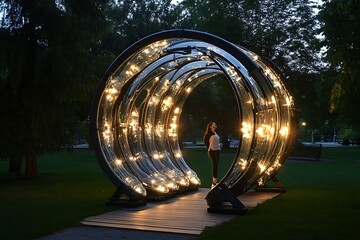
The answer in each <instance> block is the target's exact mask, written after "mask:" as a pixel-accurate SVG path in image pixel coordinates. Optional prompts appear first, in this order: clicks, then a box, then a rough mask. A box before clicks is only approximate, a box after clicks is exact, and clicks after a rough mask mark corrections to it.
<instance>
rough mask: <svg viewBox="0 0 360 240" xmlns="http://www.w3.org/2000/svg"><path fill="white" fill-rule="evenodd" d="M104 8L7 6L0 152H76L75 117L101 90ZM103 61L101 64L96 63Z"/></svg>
mask: <svg viewBox="0 0 360 240" xmlns="http://www.w3.org/2000/svg"><path fill="white" fill-rule="evenodd" d="M105 6H106V1H75V0H74V1H50V0H41V1H30V0H27V1H22V0H9V1H5V2H4V4H3V5H2V7H3V12H4V13H5V16H4V22H3V27H2V28H1V39H2V40H3V44H2V46H1V50H0V51H1V52H0V58H1V60H0V61H1V63H2V64H1V75H0V77H1V79H0V105H1V109H2V113H1V115H2V116H1V118H0V128H1V129H0V132H1V138H0V139H1V140H0V152H1V156H2V157H6V156H10V157H11V158H17V159H18V158H20V159H21V158H22V157H26V160H27V176H28V177H33V176H35V175H36V156H37V155H38V154H39V153H41V152H43V151H47V150H50V149H54V148H58V147H60V146H64V145H66V144H72V140H73V132H74V130H75V127H76V123H77V121H78V119H79V114H78V112H77V111H78V109H79V106H80V105H81V104H84V102H87V101H88V98H89V95H90V92H91V91H92V90H93V89H94V85H95V84H96V83H97V82H98V71H104V69H102V68H101V69H99V68H98V67H99V66H101V63H99V62H98V61H101V60H102V57H103V56H101V54H100V52H98V51H97V52H95V49H96V45H97V44H99V41H100V40H101V35H102V34H103V32H104V30H105V29H106V27H107V23H106V19H105V15H104V14H103V12H104V10H105ZM99 54H100V56H98V55H99Z"/></svg>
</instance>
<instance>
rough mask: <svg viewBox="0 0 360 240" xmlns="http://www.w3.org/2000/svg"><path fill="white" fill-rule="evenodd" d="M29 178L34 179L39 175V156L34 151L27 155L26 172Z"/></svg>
mask: <svg viewBox="0 0 360 240" xmlns="http://www.w3.org/2000/svg"><path fill="white" fill-rule="evenodd" d="M25 177H26V178H27V179H34V178H36V177H37V156H36V154H35V152H34V151H31V152H29V153H28V155H27V156H26V172H25Z"/></svg>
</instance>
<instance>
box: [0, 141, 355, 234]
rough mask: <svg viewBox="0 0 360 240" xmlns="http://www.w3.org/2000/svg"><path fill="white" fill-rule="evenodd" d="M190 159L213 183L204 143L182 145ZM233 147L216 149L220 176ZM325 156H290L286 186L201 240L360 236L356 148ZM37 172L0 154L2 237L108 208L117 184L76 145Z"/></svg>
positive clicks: (40, 230) (205, 181)
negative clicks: (21, 171)
mask: <svg viewBox="0 0 360 240" xmlns="http://www.w3.org/2000/svg"><path fill="white" fill-rule="evenodd" d="M183 153H184V156H185V159H186V160H187V162H188V164H189V165H190V166H191V167H192V168H193V169H194V170H195V171H196V172H197V173H198V174H199V176H200V178H201V180H202V187H209V186H210V183H211V175H210V160H208V159H207V156H206V154H205V151H204V149H185V150H184V152H183ZM233 156H234V152H233V151H228V152H223V153H222V155H221V169H220V172H221V175H224V174H225V173H226V171H227V170H228V169H229V166H230V165H231V163H232V159H233ZM322 158H324V159H326V161H287V162H286V164H285V166H284V168H283V169H282V170H281V172H280V173H279V174H278V178H279V179H280V180H281V181H282V182H283V184H284V185H285V186H286V187H287V192H286V193H285V194H282V195H280V196H278V197H276V198H274V199H272V200H269V201H266V202H265V203H264V204H261V205H259V206H258V207H256V208H255V209H254V210H252V211H250V212H249V213H248V214H246V215H243V216H239V217H236V218H235V219H233V220H232V221H229V222H227V223H224V224H221V225H219V226H216V227H211V228H207V229H206V230H205V231H204V232H203V233H202V234H201V235H200V236H199V239H207V240H211V239H216V240H219V239H265V238H267V239H359V236H360V228H359V226H360V220H359V219H360V177H359V171H360V148H359V147H339V148H323V152H322ZM38 166H39V173H40V174H39V177H38V178H37V179H36V180H24V179H22V178H17V177H14V176H9V175H8V173H7V168H8V162H7V161H0V205H1V212H0V221H1V225H0V231H1V239H34V238H38V237H41V236H44V235H48V234H51V233H53V232H56V231H59V230H61V229H64V228H67V227H74V226H79V225H80V224H79V222H80V221H81V220H83V219H84V218H86V217H88V216H91V215H97V214H100V213H103V212H108V211H113V210H115V209H117V208H116V207H107V206H105V205H104V202H105V200H106V199H107V198H108V197H109V196H111V194H112V193H113V191H114V190H115V188H114V187H113V185H112V184H111V182H110V181H109V180H108V179H107V177H106V176H105V174H104V173H103V172H102V170H101V169H100V167H99V165H98V163H97V160H96V158H95V154H94V153H93V152H91V151H89V150H75V151H74V152H72V153H68V152H62V153H57V154H48V155H44V156H42V157H40V159H39V162H38Z"/></svg>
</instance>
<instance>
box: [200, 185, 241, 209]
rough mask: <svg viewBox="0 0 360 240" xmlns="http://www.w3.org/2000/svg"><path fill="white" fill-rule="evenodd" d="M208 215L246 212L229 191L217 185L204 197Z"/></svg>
mask: <svg viewBox="0 0 360 240" xmlns="http://www.w3.org/2000/svg"><path fill="white" fill-rule="evenodd" d="M206 201H207V203H208V205H209V207H208V209H207V211H208V212H209V213H223V214H244V213H246V212H247V211H248V209H247V208H246V207H245V205H244V204H243V203H242V202H241V201H240V200H239V199H238V198H237V197H236V195H235V194H234V193H233V192H232V191H231V189H228V188H225V187H224V186H223V185H221V184H218V185H217V186H215V188H213V189H212V190H211V191H210V192H209V193H208V195H207V196H206Z"/></svg>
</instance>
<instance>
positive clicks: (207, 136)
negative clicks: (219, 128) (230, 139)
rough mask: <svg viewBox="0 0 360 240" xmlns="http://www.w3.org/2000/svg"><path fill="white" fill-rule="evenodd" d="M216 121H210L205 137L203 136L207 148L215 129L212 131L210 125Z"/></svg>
mask: <svg viewBox="0 0 360 240" xmlns="http://www.w3.org/2000/svg"><path fill="white" fill-rule="evenodd" d="M213 123H214V122H209V123H208V125H207V127H206V130H205V134H204V137H203V140H204V143H205V146H206V147H207V148H209V139H210V136H211V135H214V133H213V131H211V128H210V126H211V125H212V124H213Z"/></svg>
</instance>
